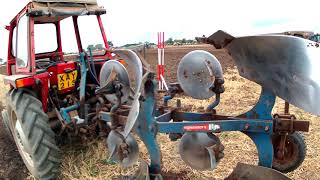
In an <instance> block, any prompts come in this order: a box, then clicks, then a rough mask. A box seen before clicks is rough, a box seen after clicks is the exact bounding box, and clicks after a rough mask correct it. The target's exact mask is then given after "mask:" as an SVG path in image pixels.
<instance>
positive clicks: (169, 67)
mask: <svg viewBox="0 0 320 180" xmlns="http://www.w3.org/2000/svg"><path fill="white" fill-rule="evenodd" d="M194 50H205V51H208V52H210V53H211V54H213V55H214V56H216V58H217V59H218V60H219V61H220V63H221V66H222V68H223V70H224V71H225V70H226V69H227V68H233V67H234V65H235V64H234V61H233V60H232V58H231V56H230V55H228V54H227V52H226V51H225V50H223V49H215V48H214V47H213V46H212V45H190V46H172V47H166V48H165V55H164V56H165V62H164V64H165V68H164V69H165V72H164V77H165V80H166V81H168V82H175V81H176V80H177V69H178V65H179V62H180V60H181V59H182V57H183V56H185V55H186V54H187V53H189V52H191V51H194ZM142 57H143V55H142ZM145 59H146V61H147V62H148V63H149V64H150V65H151V68H152V69H153V70H154V71H155V73H157V65H158V50H157V49H148V50H147V51H146V57H145Z"/></svg>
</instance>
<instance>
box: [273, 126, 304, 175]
mask: <svg viewBox="0 0 320 180" xmlns="http://www.w3.org/2000/svg"><path fill="white" fill-rule="evenodd" d="M280 138H281V137H280V135H277V134H274V135H273V137H272V143H273V146H274V147H277V145H278V143H279V139H280ZM276 153H277V151H276V149H275V150H274V157H273V163H272V168H273V169H275V170H278V171H280V172H282V173H288V172H291V171H294V170H295V169H297V168H298V167H299V166H300V165H301V164H302V162H303V161H304V159H305V157H306V153H307V145H306V143H305V141H304V136H303V134H302V133H300V132H294V133H292V134H289V135H288V136H287V138H286V145H285V153H284V158H283V159H279V158H277V155H276Z"/></svg>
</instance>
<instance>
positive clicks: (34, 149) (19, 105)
mask: <svg viewBox="0 0 320 180" xmlns="http://www.w3.org/2000/svg"><path fill="white" fill-rule="evenodd" d="M7 107H8V116H9V126H10V130H11V132H12V135H13V138H14V141H15V143H16V145H17V147H18V150H19V153H20V155H21V157H22V159H23V161H24V163H25V165H26V166H27V168H28V170H29V171H30V172H31V174H32V175H33V176H34V177H35V178H37V179H56V178H57V175H58V171H59V164H60V151H59V148H58V147H57V145H56V142H55V134H54V133H53V131H52V130H51V129H50V126H49V121H48V116H47V114H45V113H44V112H43V110H42V103H41V102H40V101H39V100H38V99H37V98H35V97H34V96H32V95H30V94H28V93H26V92H25V91H23V90H21V89H19V90H13V91H11V92H10V93H9V94H8V96H7Z"/></svg>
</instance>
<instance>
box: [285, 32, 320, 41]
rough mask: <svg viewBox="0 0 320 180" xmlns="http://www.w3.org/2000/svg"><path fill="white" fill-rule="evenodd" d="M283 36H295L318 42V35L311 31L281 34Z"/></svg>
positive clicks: (319, 37)
mask: <svg viewBox="0 0 320 180" xmlns="http://www.w3.org/2000/svg"><path fill="white" fill-rule="evenodd" d="M282 34H284V35H290V36H297V37H301V38H304V39H309V40H311V41H314V42H320V34H316V33H314V32H312V31H286V32H284V33H282Z"/></svg>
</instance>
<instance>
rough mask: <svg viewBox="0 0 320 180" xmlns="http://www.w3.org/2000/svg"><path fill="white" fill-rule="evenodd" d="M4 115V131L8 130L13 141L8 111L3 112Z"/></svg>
mask: <svg viewBox="0 0 320 180" xmlns="http://www.w3.org/2000/svg"><path fill="white" fill-rule="evenodd" d="M1 115H2V124H3V126H4V129H5V130H6V132H7V134H8V137H9V139H10V140H13V136H12V132H11V129H10V125H9V122H10V121H9V116H8V110H6V109H4V110H2V112H1Z"/></svg>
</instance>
